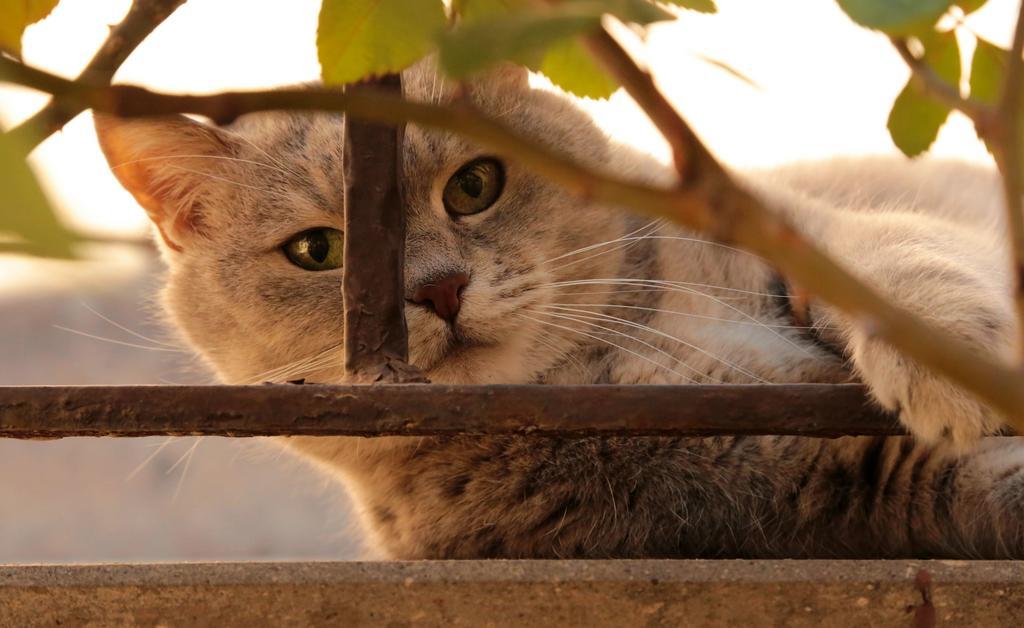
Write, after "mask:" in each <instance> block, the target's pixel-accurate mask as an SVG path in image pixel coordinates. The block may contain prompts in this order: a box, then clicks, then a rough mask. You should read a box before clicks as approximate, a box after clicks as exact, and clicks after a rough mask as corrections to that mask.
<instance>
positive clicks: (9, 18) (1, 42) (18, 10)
mask: <svg viewBox="0 0 1024 628" xmlns="http://www.w3.org/2000/svg"><path fill="white" fill-rule="evenodd" d="M59 1H60V0H3V2H0V50H2V51H5V52H9V53H10V54H12V55H14V56H15V57H18V58H20V57H21V36H22V34H24V32H25V29H26V28H28V26H29V25H30V24H34V23H36V22H38V21H39V20H41V19H43V18H44V17H46V16H47V15H49V14H50V11H53V8H54V7H56V6H57V3H58V2H59Z"/></svg>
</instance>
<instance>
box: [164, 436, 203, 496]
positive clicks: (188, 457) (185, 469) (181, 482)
mask: <svg viewBox="0 0 1024 628" xmlns="http://www.w3.org/2000/svg"><path fill="white" fill-rule="evenodd" d="M201 442H203V437H202V436H198V437H196V442H195V444H193V445H192V446H191V447H190V448H189V450H188V451H186V452H185V456H183V457H184V458H186V460H185V466H184V467H182V469H181V477H179V478H178V484H177V486H175V487H174V494H173V495H172V496H171V503H175V502H177V501H178V495H179V494H181V487H182V486H183V485H184V484H185V476H187V475H188V470H189V467H191V466H192V459H193V458H195V454H196V450H197V449H199V443H201ZM178 462H181V459H180V458H179V460H178ZM174 464H175V466H177V465H178V463H177V462H176V463H174ZM173 468H174V467H171V469H173ZM170 471H171V470H170V469H169V470H168V471H167V472H168V473H170Z"/></svg>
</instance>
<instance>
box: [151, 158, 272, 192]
mask: <svg viewBox="0 0 1024 628" xmlns="http://www.w3.org/2000/svg"><path fill="white" fill-rule="evenodd" d="M167 167H168V168H173V169H174V170H181V171H182V172H187V173H189V174H194V175H196V176H199V177H206V178H207V179H213V180H214V181H220V182H222V183H228V184H230V185H234V186H236V187H240V188H246V189H249V190H256V191H257V192H262V193H264V194H268V195H272V196H280V197H283V198H287V196H286V195H284V194H281V193H280V192H278V191H276V190H271V189H268V188H262V187H260V186H258V185H249V184H248V183H242V182H241V181H235V180H234V179H228V178H227V177H220V176H217V175H215V174H210V173H209V172H203V171H201V170H192V169H191V168H185V167H184V166H175V165H173V164H172V165H169V166H167Z"/></svg>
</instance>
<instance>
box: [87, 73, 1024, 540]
mask: <svg viewBox="0 0 1024 628" xmlns="http://www.w3.org/2000/svg"><path fill="white" fill-rule="evenodd" d="M526 78H527V77H526V75H525V73H523V72H520V71H518V70H514V69H509V68H503V69H500V70H498V71H495V72H493V73H491V74H490V75H487V76H485V77H482V78H481V79H479V80H477V81H473V82H470V83H469V84H468V85H467V89H466V91H465V92H464V97H465V98H468V99H469V101H470V102H472V103H473V104H474V105H475V106H477V107H480V108H481V109H483V110H485V111H487V112H489V113H490V114H492V115H494V116H496V117H499V118H501V119H502V120H503V121H504V122H506V123H507V124H509V125H511V126H513V127H514V128H516V129H517V130H518V131H520V132H521V133H523V134H526V135H528V136H531V137H533V138H535V139H536V140H537V141H540V142H543V143H546V144H548V145H551V146H554V147H556V148H558V149H559V150H562V151H565V152H566V153H568V154H570V155H572V156H573V157H575V158H576V159H578V160H580V161H582V162H584V163H587V164H589V165H591V166H592V167H595V168H600V169H604V170H606V171H608V172H610V173H614V174H615V175H617V176H622V177H628V178H631V179H634V180H637V181H642V182H646V183H650V184H657V185H662V184H670V183H671V180H672V179H671V176H672V175H671V170H670V169H669V168H666V167H665V166H664V165H663V164H660V163H657V162H655V161H654V160H653V159H651V158H650V157H648V156H646V155H643V154H641V153H638V152H637V151H635V150H633V149H631V148H629V147H625V146H618V145H615V144H613V143H612V142H610V141H609V140H608V139H607V138H606V137H605V135H604V133H603V132H602V131H601V130H600V129H599V128H598V127H597V126H596V125H595V124H594V123H593V122H592V121H591V120H590V119H589V118H588V117H587V116H586V115H585V114H584V113H582V112H581V111H580V110H579V109H577V108H576V107H575V105H574V104H573V102H572V101H571V100H570V99H568V98H567V97H565V96H563V95H561V94H555V93H552V92H550V91H542V90H538V89H532V88H530V87H529V85H528V83H527V80H526ZM405 79H406V80H405V85H406V90H407V92H408V95H409V96H410V97H412V98H417V99H420V100H430V101H435V102H449V101H451V99H453V98H455V97H456V96H455V94H454V90H453V89H452V88H451V86H448V85H446V84H445V83H444V81H443V80H441V79H439V78H438V77H437V75H436V74H435V73H434V72H433V70H432V69H431V67H430V65H429V63H424V64H421V65H419V66H417V67H415V68H413V69H411V70H409V71H407V72H406V76H405ZM97 124H98V130H99V133H100V137H101V142H102V145H103V147H104V150H105V152H106V154H107V157H108V159H109V160H110V162H111V166H112V168H113V170H114V172H115V173H116V174H117V175H118V177H119V178H120V179H121V181H122V183H124V184H125V186H126V187H127V188H128V189H129V190H130V191H132V192H133V193H134V194H135V195H136V197H137V198H139V200H140V202H141V203H142V204H143V206H144V207H145V208H146V209H147V211H148V213H149V215H150V217H151V218H152V219H153V220H154V222H155V224H156V226H157V227H158V229H159V231H160V233H161V234H162V236H163V239H164V242H165V244H166V246H165V247H164V253H165V258H166V260H167V262H168V267H169V273H168V281H167V287H166V290H165V292H164V300H165V303H166V307H167V311H168V313H169V315H170V317H171V319H172V321H173V323H174V324H175V325H176V326H177V327H178V328H179V329H180V330H181V332H182V334H183V336H184V337H185V339H186V340H187V341H188V342H190V343H191V344H192V346H194V347H195V348H196V350H197V351H198V352H199V353H200V354H202V355H203V356H204V357H205V358H206V359H207V360H208V361H209V363H210V364H211V365H212V366H213V367H214V368H215V369H216V370H217V372H218V373H219V374H220V376H221V378H222V379H223V381H225V382H234V383H245V382H260V381H286V380H289V379H296V378H299V377H305V378H306V379H307V381H320V382H340V381H343V378H344V374H343V372H342V368H341V351H340V347H341V338H342V330H341V321H342V309H341V298H340V290H339V288H340V283H341V273H340V271H329V272H318V273H311V272H307V271H303V270H301V269H298V268H296V267H295V266H292V265H291V264H289V263H288V261H287V260H286V259H285V257H284V255H282V254H281V252H280V250H279V246H280V244H281V243H282V242H284V241H285V240H287V239H288V238H289V237H290V236H292V235H293V234H295V233H298V232H301V231H303V230H305V229H309V228H313V227H336V228H341V226H342V219H341V211H340V208H341V193H340V185H339V181H340V179H341V172H342V136H341V133H342V124H341V118H340V117H339V116H331V115H293V114H287V113H272V114H258V115H251V116H245V117H243V118H241V119H240V120H238V121H237V122H236V123H234V124H233V125H232V126H230V127H227V128H210V127H201V126H199V125H198V123H195V122H192V121H190V120H186V119H184V118H176V119H162V120H150V121H126V120H116V119H112V118H103V117H100V118H98V120H97ZM482 154H486V151H484V150H483V149H481V148H480V147H478V146H476V145H474V144H473V143H471V142H468V141H466V140H463V139H460V138H458V137H454V136H452V135H449V134H445V133H439V132H435V131H429V130H425V129H420V128H417V127H410V128H409V129H408V130H407V133H406V144H405V151H404V162H405V163H404V170H405V173H406V175H407V180H406V181H405V182H404V184H405V185H404V188H405V201H406V207H407V212H408V224H409V232H408V239H407V247H406V248H407V252H406V260H407V269H406V270H407V272H406V275H407V281H408V289H409V291H410V292H411V291H413V290H414V289H415V287H416V286H417V285H419V283H420V282H422V281H424V280H426V279H427V278H429V277H433V276H436V275H437V273H439V272H446V271H458V272H464V273H466V274H467V275H469V276H470V283H469V285H468V287H467V288H466V289H465V291H464V293H463V295H462V310H461V312H460V314H459V318H458V321H457V324H458V333H457V334H455V333H453V331H452V330H451V329H450V328H449V327H448V326H447V324H446V323H445V322H444V321H442V320H440V319H439V318H438V317H436V316H434V315H433V314H431V313H430V312H429V311H427V310H426V309H425V308H422V307H417V306H413V305H410V307H409V308H407V312H406V314H407V318H408V321H409V327H410V350H411V355H412V359H413V361H414V362H415V363H416V364H418V365H420V366H421V367H422V368H424V369H425V370H426V371H427V373H428V375H429V376H430V378H431V379H432V380H433V381H436V382H462V383H476V384H488V383H530V382H534V383H549V384H569V383H619V384H637V383H665V384H669V383H684V382H696V383H709V382H719V383H749V382H762V383H788V382H842V381H850V380H853V379H859V380H861V381H864V382H865V383H867V384H868V386H869V388H870V389H871V391H872V393H873V394H874V395H875V397H876V398H877V400H878V401H879V403H881V404H882V405H884V406H885V407H887V408H890V409H892V410H896V411H899V413H900V417H901V420H902V421H903V422H904V423H905V424H906V425H907V427H908V428H909V429H910V430H911V432H912V433H913V434H914V437H913V438H888V439H882V438H841V439H836V440H818V439H801V438H793V437H760V438H754V437H746V438H712V439H682V438H678V439H668V438H609V439H552V438H537V437H511V436H508V437H505V436H503V437H473V438H470V437H464V438H451V439H430V438H380V439H369V440H365V439H364V440H360V439H351V438H292V439H283V441H284V443H285V444H287V445H288V446H290V447H292V448H294V449H295V450H297V451H299V452H301V453H302V454H304V455H305V456H307V457H308V458H309V459H310V460H313V461H315V462H316V463H317V464H319V465H320V466H322V467H323V468H324V469H325V470H326V471H327V472H329V473H331V474H332V475H334V476H336V477H338V478H339V479H340V480H341V481H342V482H343V483H345V484H346V486H348V488H349V490H350V492H351V493H352V495H353V497H354V498H355V499H356V501H357V503H358V504H359V505H360V506H361V509H362V512H363V517H364V521H365V524H366V525H365V528H366V530H367V532H368V534H369V535H370V536H371V537H372V538H373V539H374V541H375V544H376V547H377V548H378V549H379V550H380V552H381V553H382V554H383V555H386V556H393V557H398V558H444V557H460V558H469V557H601V556H623V557H624V556H736V557H739V556H841V557H864V556H947V557H991V558H994V557H1006V556H1022V555H1024V537H1022V529H1021V524H1020V523H1019V522H1020V521H1024V504H1022V499H1021V497H1022V496H1024V478H1022V473H1021V471H1022V469H1024V466H1022V463H1024V447H1021V446H1020V445H1019V444H1018V441H1016V440H1011V439H991V438H983V437H984V436H985V435H986V434H989V433H992V432H993V431H994V430H996V429H998V427H999V426H1000V425H1001V421H1000V419H999V417H997V416H996V415H995V414H994V413H992V412H991V411H990V410H989V409H987V408H986V407H984V406H983V405H982V404H980V403H978V402H977V401H976V400H974V399H973V398H972V397H970V396H969V395H967V394H965V393H963V392H962V391H960V390H958V389H956V388H955V387H953V386H952V385H950V384H949V383H948V382H946V381H944V380H942V379H941V378H938V377H936V376H934V375H932V374H930V373H929V372H928V371H926V370H924V369H922V368H920V367H918V366H917V365H915V364H914V363H913V362H911V361H909V360H907V359H905V358H903V357H901V356H900V355H899V354H897V353H896V352H895V351H893V350H892V349H891V348H889V347H887V346H886V345H884V344H883V343H881V342H879V341H878V340H876V339H874V338H873V337H872V335H871V329H870V322H869V321H858V320H852V319H850V318H848V317H846V316H844V315H843V314H842V313H840V312H837V311H834V310H833V309H831V308H830V307H829V306H828V305H827V304H824V303H819V302H813V301H812V303H811V304H810V309H809V316H810V319H811V321H810V322H811V323H812V324H813V328H810V329H808V328H801V327H800V326H797V325H794V324H793V320H792V316H791V310H790V308H788V307H787V305H788V304H787V302H786V300H785V298H784V296H783V295H781V294H780V292H779V289H778V277H777V276H776V274H775V273H774V272H773V271H772V269H771V268H770V267H768V266H767V265H766V264H765V263H764V262H763V261H762V260H760V259H758V258H756V257H754V256H752V255H749V254H747V253H743V252H739V251H736V250H734V249H730V248H728V247H723V246H720V245H716V244H714V243H710V242H707V241H703V240H701V239H700V238H698V237H697V236H695V235H694V234H691V233H687V232H684V231H681V230H679V229H675V228H673V227H670V226H667V225H664V224H659V223H653V222H651V221H649V220H648V219H646V218H643V217H639V216H634V215H631V214H628V213H626V212H623V211H621V210H618V209H616V208H610V207H601V206H597V205H595V204H594V203H592V202H590V201H589V200H588V199H585V198H578V197H575V196H573V195H570V194H568V193H567V192H565V191H563V190H560V189H559V188H557V187H555V186H553V185H552V184H550V183H548V182H547V181H546V180H545V179H543V178H542V177H540V176H538V175H536V174H534V173H532V172H529V171H526V170H524V169H522V168H521V167H519V166H518V165H517V164H515V163H514V162H509V163H507V164H506V167H507V173H506V174H507V183H506V186H505V190H504V192H503V195H502V197H501V198H500V199H499V200H498V202H497V203H496V204H495V206H494V207H492V208H491V209H489V210H487V211H486V212H483V213H481V214H478V215H474V216H468V217H462V218H459V219H457V220H455V219H452V218H451V217H449V216H448V215H446V213H445V211H444V209H443V207H442V204H441V201H440V195H441V190H442V188H443V186H444V184H445V182H446V181H447V180H448V178H449V177H450V176H451V174H452V173H453V172H454V171H455V170H456V169H458V168H459V167H460V166H461V165H462V164H464V163H466V162H468V161H469V160H471V159H473V158H475V157H477V156H480V155H482ZM737 177H738V179H739V180H741V181H742V182H744V184H745V185H748V186H750V188H751V189H752V190H753V191H754V192H755V193H756V194H758V195H760V196H761V197H762V198H763V199H764V201H765V202H766V203H767V204H769V205H770V206H772V207H774V208H775V209H776V210H778V211H781V212H783V213H785V214H786V215H787V216H788V217H789V218H790V219H791V220H792V222H793V223H794V224H795V225H797V226H798V228H800V229H801V230H802V231H803V232H804V233H805V234H806V235H807V236H808V237H809V238H811V239H813V240H815V241H816V242H818V243H819V244H820V245H821V246H823V247H824V248H825V249H827V250H828V251H829V252H830V253H831V254H832V255H833V256H835V257H836V258H837V259H839V260H840V261H841V262H843V263H844V264H846V265H847V266H848V267H849V268H850V269H851V270H852V271H854V272H855V273H857V274H859V275H860V276H861V277H863V278H864V279H865V280H866V281H868V282H869V283H870V284H872V285H873V286H874V287H875V288H876V289H878V290H879V291H881V292H883V293H885V294H887V295H888V296H889V297H890V298H892V299H893V300H895V301H896V302H898V303H900V304H901V305H903V306H904V307H907V308H909V309H911V310H913V311H915V312H917V313H918V314H920V315H922V316H924V317H925V318H926V319H927V320H928V321H929V322H930V323H932V324H934V325H936V326H938V327H941V328H944V329H945V330H946V331H948V332H950V333H954V334H956V335H958V336H959V337H960V338H962V339H963V340H965V341H966V342H968V343H970V344H972V345H973V346H975V347H976V348H977V349H978V350H979V351H981V352H985V353H987V354H989V355H992V356H996V357H1000V356H1007V355H1010V354H1011V353H1012V352H1013V350H1014V349H1015V347H1014V340H1013V339H1014V338H1015V329H1014V326H1015V323H1014V319H1013V314H1012V306H1011V300H1010V277H1009V274H1008V272H1007V268H1008V254H1007V251H1006V247H1005V244H1004V243H1003V237H1002V231H1003V227H1002V213H1001V208H1000V206H999V196H998V186H997V180H996V178H995V177H994V175H993V174H992V173H991V172H988V171H986V170H982V169H977V168H973V167H970V166H967V165H964V164H953V163H940V164H929V163H909V162H902V161H895V160H882V159H860V160H836V161H833V162H828V163H818V164H803V165H795V166H789V167H785V168H779V169H776V170H772V171H769V172H752V173H737ZM456 337H457V338H461V339H464V340H469V341H471V342H472V344H471V345H469V346H464V347H463V348H462V350H460V351H456V352H451V351H450V350H449V349H450V345H451V342H452V340H453V338H456Z"/></svg>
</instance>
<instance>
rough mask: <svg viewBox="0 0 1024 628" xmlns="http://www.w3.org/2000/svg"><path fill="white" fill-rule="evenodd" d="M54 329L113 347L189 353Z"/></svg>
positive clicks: (60, 328)
mask: <svg viewBox="0 0 1024 628" xmlns="http://www.w3.org/2000/svg"><path fill="white" fill-rule="evenodd" d="M53 327H54V329H59V330H61V331H66V332H68V333H69V334H76V335H79V336H83V337H85V338H91V339H92V340H99V341H100V342H107V343H110V344H113V345H119V346H122V347H131V348H133V349H144V350H146V351H164V352H167V353H188V352H187V351H185V350H183V349H174V348H171V347H148V346H146V345H140V344H137V343H134V342H125V341H124V340H116V339H114V338H106V337H104V336H97V335H96V334H90V333H88V332H84V331H80V330H78V329H71V328H70V327H64V326H63V325H54V326H53Z"/></svg>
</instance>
